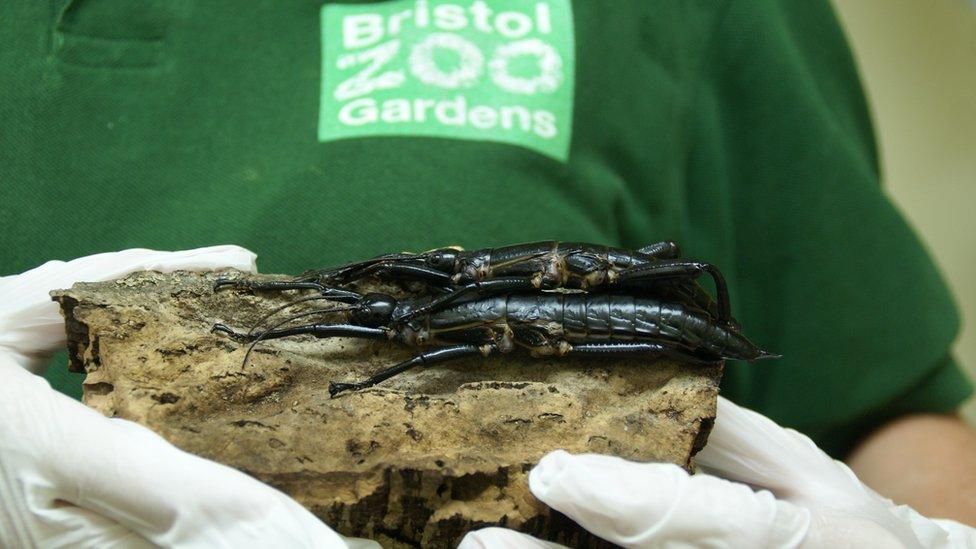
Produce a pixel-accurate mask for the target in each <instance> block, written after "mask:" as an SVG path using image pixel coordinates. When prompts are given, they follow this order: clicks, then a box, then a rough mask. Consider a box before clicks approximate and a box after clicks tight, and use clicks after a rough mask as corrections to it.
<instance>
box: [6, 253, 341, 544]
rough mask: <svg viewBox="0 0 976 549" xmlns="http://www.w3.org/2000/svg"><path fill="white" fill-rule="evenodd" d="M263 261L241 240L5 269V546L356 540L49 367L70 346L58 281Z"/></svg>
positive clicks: (65, 282) (62, 283) (247, 265)
mask: <svg viewBox="0 0 976 549" xmlns="http://www.w3.org/2000/svg"><path fill="white" fill-rule="evenodd" d="M219 267H235V268H237V269H242V270H251V271H253V270H254V254H253V253H251V252H249V251H248V250H245V249H243V248H239V247H237V246H215V247H211V248H202V249H198V250H189V251H183V252H157V251H152V250H127V251H124V252H119V253H110V254H99V255H94V256H89V257H83V258H80V259H76V260H74V261H69V262H67V263H66V262H63V261H51V262H49V263H45V264H44V265H42V266H40V267H38V268H36V269H33V270H31V271H28V272H26V273H24V274H21V275H15V276H7V277H3V278H0V376H2V377H0V380H2V381H0V547H37V546H40V547H62V546H72V547H75V546H85V547H87V546H98V547H111V546H125V547H138V546H151V545H153V544H156V545H163V546H184V547H258V546H261V547H270V546H289V547H292V546H294V547H343V548H344V547H346V543H345V542H344V541H343V539H342V538H341V537H340V536H339V535H338V534H336V533H335V532H334V531H332V530H331V529H330V528H329V527H328V526H326V525H324V524H322V522H320V521H319V520H318V519H317V518H315V516H314V515H312V514H311V513H310V512H308V511H307V510H306V509H305V508H303V507H302V506H301V505H299V504H298V503H296V502H295V501H294V500H292V499H291V498H289V497H288V496H286V495H285V494H283V493H281V492H279V491H277V490H275V489H273V488H271V487H269V486H267V485H265V484H262V483H260V482H258V481H257V480H255V479H253V478H251V477H249V476H247V475H245V474H243V473H241V472H239V471H237V470H235V469H232V468H230V467H226V466H223V465H220V464H217V463H214V462H211V461H207V460H205V459H202V458H199V457H197V456H194V455H191V454H188V453H186V452H183V451H182V450H179V449H177V448H176V447H174V446H172V445H171V444H169V443H168V442H166V441H165V440H163V439H162V438H160V437H159V436H157V435H156V434H155V433H153V432H151V431H150V430H148V429H146V428H144V427H142V426H140V425H138V424H136V423H132V422H129V421H124V420H120V419H108V418H106V417H104V416H102V415H100V414H99V413H97V412H95V411H94V410H91V409H90V408H87V407H85V406H84V405H82V404H81V403H80V402H77V401H75V400H72V399H71V398H68V397H66V396H64V395H62V394H60V393H58V392H56V391H54V390H53V389H51V387H50V386H49V385H48V384H47V382H46V381H45V380H44V379H43V378H41V377H38V376H36V375H33V374H31V373H30V372H28V371H27V370H25V369H24V368H25V367H26V368H28V369H30V370H32V371H39V370H40V368H41V367H42V365H43V364H45V363H46V362H47V359H48V358H49V357H50V356H51V355H52V354H53V353H55V352H56V351H58V350H59V349H63V348H64V347H65V340H64V338H65V335H64V321H63V319H62V318H61V316H60V314H59V312H58V306H57V304H56V303H54V302H53V301H51V298H50V297H49V296H48V292H49V291H51V290H54V289H57V288H68V287H70V286H71V285H72V284H73V283H75V282H77V281H98V280H108V279H113V278H118V277H120V276H123V275H125V274H127V273H130V272H133V271H136V270H142V269H154V270H159V271H173V270H178V269H187V270H206V269H214V268H219Z"/></svg>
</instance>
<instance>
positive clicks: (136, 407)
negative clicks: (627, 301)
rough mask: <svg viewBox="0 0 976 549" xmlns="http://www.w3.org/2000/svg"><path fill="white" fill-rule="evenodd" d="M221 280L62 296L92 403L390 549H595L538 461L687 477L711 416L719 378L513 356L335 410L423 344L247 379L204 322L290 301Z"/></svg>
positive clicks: (305, 348)
mask: <svg viewBox="0 0 976 549" xmlns="http://www.w3.org/2000/svg"><path fill="white" fill-rule="evenodd" d="M222 274H223V275H225V276H226V275H230V276H242V277H243V276H244V275H243V274H240V273H235V272H232V271H231V272H225V273H222ZM216 276H218V275H216V274H213V273H205V274H199V273H185V272H180V273H172V274H161V273H157V272H151V271H146V272H141V273H135V274H133V275H131V276H128V277H126V278H123V279H120V280H116V281H110V282H101V283H79V284H76V285H75V286H74V287H72V288H71V289H69V290H59V291H56V292H52V297H53V298H54V299H55V300H56V301H58V302H59V303H60V304H61V310H62V313H63V315H64V317H65V320H66V330H67V334H68V348H69V357H70V358H69V360H70V364H69V368H70V369H71V370H72V371H74V372H79V373H85V374H86V378H85V381H84V402H85V403H86V404H87V405H89V406H91V407H92V408H95V409H97V410H98V411H100V412H101V413H103V414H105V415H107V416H111V417H121V418H126V419H130V420H133V421H136V422H139V423H141V424H143V425H146V426H147V427H149V428H151V429H152V430H154V431H156V432H157V433H159V434H160V435H162V436H163V437H165V438H166V439H167V440H169V441H170V442H172V443H173V444H174V445H176V446H178V447H180V448H182V449H184V450H187V451H189V452H192V453H195V454H198V455H200V456H203V457H206V458H209V459H212V460H215V461H219V462H221V463H225V464H227V465H230V466H232V467H236V468H238V469H240V470H242V471H245V472H246V473H248V474H250V475H252V476H254V477H256V478H258V479H259V480H261V481H263V482H266V483H268V484H270V485H272V486H274V487H276V488H278V489H280V490H282V491H284V492H286V493H288V494H290V495H291V496H292V497H294V498H295V499H296V500H298V501H299V502H300V503H302V504H303V505H304V506H306V507H307V508H308V509H310V510H311V511H312V512H313V513H315V514H316V515H317V516H319V517H320V518H322V520H324V521H325V522H326V523H327V524H329V525H330V526H332V527H333V528H335V529H336V530H338V531H339V532H341V533H343V534H346V535H352V536H360V537H369V538H373V539H377V540H379V541H380V542H381V543H382V544H383V545H384V546H417V545H422V546H424V547H453V546H454V545H456V543H457V542H458V541H459V540H460V538H461V537H463V535H464V534H465V533H466V532H467V531H469V530H471V529H473V528H479V527H482V526H489V525H501V526H506V527H509V528H515V529H518V530H521V531H523V532H527V533H530V534H533V535H536V536H539V537H542V538H545V539H549V540H553V541H558V542H561V543H564V544H568V545H571V546H595V545H600V544H601V542H600V541H599V540H598V539H596V538H594V537H593V536H591V535H590V534H588V533H587V532H586V531H585V530H583V529H581V528H580V527H579V526H577V525H576V524H574V523H573V522H572V521H570V520H568V519H567V518H566V517H564V516H562V515H560V514H559V513H556V512H553V511H551V510H550V509H549V508H547V507H546V506H545V505H543V504H541V503H540V502H539V501H537V500H536V499H535V498H534V497H533V496H532V494H531V493H530V492H529V490H528V486H527V474H528V471H529V470H530V469H531V468H532V466H533V465H534V464H535V463H536V462H538V460H539V458H541V457H542V456H543V455H544V454H546V453H547V452H549V451H551V450H553V449H556V448H563V449H566V450H568V451H569V452H572V453H582V452H597V453H604V454H613V455H617V456H620V457H624V458H627V459H631V460H637V461H663V462H671V463H675V464H678V465H680V466H682V467H685V468H690V467H691V460H692V457H693V456H694V454H695V452H697V450H698V449H699V448H700V447H701V446H703V445H704V443H705V440H706V439H707V436H708V432H709V430H710V428H711V425H712V422H713V420H714V417H715V406H716V397H717V395H718V382H719V379H720V377H721V368H718V367H715V368H702V367H699V366H689V365H682V364H678V363H673V362H668V361H641V360H622V361H608V360H599V361H593V360H589V361H582V360H570V359H559V358H555V359H533V358H531V357H529V356H527V355H522V354H519V353H512V354H510V355H506V356H501V357H489V358H480V357H479V358H474V359H468V360H462V361H458V362H456V363H450V364H445V365H437V366H431V367H427V368H425V369H417V370H414V371H411V372H407V373H405V374H403V375H400V376H398V377H396V378H393V379H391V380H389V381H387V382H384V383H383V384H382V385H381V386H378V387H375V388H372V389H368V390H365V391H361V392H357V393H352V394H347V395H344V396H341V397H338V398H335V399H330V398H329V395H328V392H327V391H326V388H327V386H328V382H329V381H330V380H354V379H360V378H363V377H365V376H367V375H369V374H370V373H372V372H374V371H376V370H378V369H380V368H382V367H384V366H387V365H390V364H393V363H395V362H397V361H399V360H403V359H405V358H407V357H409V356H411V355H412V354H413V353H414V352H415V350H413V349H405V348H402V347H399V346H397V345H396V344H393V343H387V342H364V341H357V340H352V339H334V340H318V339H315V338H311V337H298V338H292V339H281V340H275V341H273V342H268V343H266V344H263V345H260V346H258V347H257V348H256V349H255V351H254V352H253V353H252V354H251V357H250V360H249V362H248V364H247V365H246V367H242V360H243V357H244V352H245V347H244V346H242V345H239V344H237V343H235V342H233V341H231V340H229V339H227V338H226V337H222V336H220V335H213V334H211V333H210V327H211V326H212V325H213V324H214V323H215V322H224V323H227V324H230V325H231V326H234V327H237V328H239V329H244V330H246V329H247V328H249V327H250V326H251V325H252V324H254V323H255V322H256V321H257V320H258V319H259V318H260V317H261V315H262V314H264V313H265V312H267V311H269V310H270V309H271V308H273V307H275V306H278V305H282V304H284V303H286V302H287V301H289V300H292V299H294V298H295V297H296V294H294V293H291V294H289V295H287V296H280V295H273V294H255V293H253V292H249V291H244V290H230V291H221V292H219V293H214V292H213V291H212V289H211V288H212V285H213V281H214V279H215V278H216ZM264 278H267V277H264ZM381 289H385V290H386V291H391V292H395V291H398V290H397V289H395V288H391V287H384V288H381ZM400 293H401V294H402V291H400ZM314 303H315V302H313V303H312V304H314ZM296 310H301V309H296ZM92 466H95V467H97V466H98V464H92Z"/></svg>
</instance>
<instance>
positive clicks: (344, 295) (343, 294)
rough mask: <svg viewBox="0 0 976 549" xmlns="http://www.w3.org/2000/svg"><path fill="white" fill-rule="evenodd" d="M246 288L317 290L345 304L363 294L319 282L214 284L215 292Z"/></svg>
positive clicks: (231, 280)
mask: <svg viewBox="0 0 976 549" xmlns="http://www.w3.org/2000/svg"><path fill="white" fill-rule="evenodd" d="M227 287H231V288H246V289H249V290H254V291H259V292H260V291H271V292H283V291H285V290H317V291H318V292H319V293H321V294H322V295H323V296H325V297H329V298H332V299H333V300H335V301H341V302H343V303H355V302H356V301H358V300H360V299H362V297H363V296H362V295H361V294H357V293H356V292H353V291H349V290H343V289H341V288H332V287H330V286H326V285H324V284H322V283H319V282H311V281H303V282H295V281H290V280H268V281H264V282H255V281H253V280H241V279H234V278H218V279H217V281H216V282H214V288H213V289H214V292H217V291H220V290H221V289H223V288H227Z"/></svg>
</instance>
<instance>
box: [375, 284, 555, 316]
mask: <svg viewBox="0 0 976 549" xmlns="http://www.w3.org/2000/svg"><path fill="white" fill-rule="evenodd" d="M535 289H536V287H535V285H534V284H532V279H530V278H522V277H514V276H513V277H504V278H493V279H489V280H480V281H478V282H472V283H471V284H467V285H464V286H461V287H460V288H458V289H456V290H453V291H451V292H449V293H446V294H444V295H441V296H438V297H436V298H434V299H433V300H431V302H430V303H428V304H427V305H424V306H423V307H418V308H416V309H414V310H412V311H410V312H409V313H407V314H405V315H401V316H399V317H397V318H394V319H393V321H394V322H405V321H407V320H410V319H412V318H416V317H418V316H422V315H429V314H431V313H436V312H437V311H441V310H444V309H446V308H447V307H449V306H450V305H451V304H452V303H454V302H455V301H457V300H459V299H461V298H464V297H474V296H477V297H487V296H490V295H498V294H506V293H512V292H519V291H529V290H535Z"/></svg>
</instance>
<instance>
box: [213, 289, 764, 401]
mask: <svg viewBox="0 0 976 549" xmlns="http://www.w3.org/2000/svg"><path fill="white" fill-rule="evenodd" d="M519 280H521V281H522V285H523V286H522V287H521V288H519V289H518V290H521V293H518V292H516V293H509V294H504V295H497V294H496V295H489V296H488V297H476V298H473V299H468V300H463V301H461V300H459V301H455V302H452V303H450V304H446V305H444V306H442V307H440V308H439V309H438V310H436V311H431V309H430V307H429V305H430V304H431V302H432V301H433V300H435V299H437V298H436V297H430V296H427V297H421V298H416V299H403V300H397V299H396V298H394V297H393V296H390V295H387V294H382V293H369V294H365V295H360V294H357V293H355V292H351V291H348V290H338V289H330V288H323V290H324V291H331V295H330V297H329V298H328V299H330V300H333V301H338V302H341V303H346V304H347V306H346V307H338V308H331V309H319V310H315V311H310V312H306V313H300V314H299V315H295V316H292V317H291V318H289V319H286V320H285V321H283V322H281V323H279V324H278V325H277V326H275V327H273V328H271V329H269V330H265V331H262V332H257V331H254V330H252V331H251V332H249V333H239V332H235V331H234V330H233V329H231V328H230V327H228V326H227V325H224V324H216V325H214V327H213V329H212V331H213V332H219V333H224V334H227V335H229V336H230V337H232V338H234V339H235V340H237V341H239V342H242V343H245V342H251V343H252V345H253V344H254V343H257V342H258V341H262V340H269V339H277V338H283V337H289V336H294V335H301V334H310V335H313V336H316V337H320V338H328V337H353V338H363V339H377V340H384V341H386V340H392V341H396V342H398V343H401V344H405V345H412V346H422V347H433V348H430V349H428V350H425V351H423V352H421V353H420V354H418V355H417V356H414V357H413V358H411V359H409V360H406V361H404V362H401V363H399V364H396V365H394V366H392V367H390V368H387V369H384V370H382V371H380V372H377V373H376V374H374V375H372V376H370V377H368V378H367V379H364V380H361V381H356V382H352V383H339V382H331V383H329V394H330V395H331V396H333V397H334V396H336V395H338V394H339V393H342V392H344V391H349V390H359V389H365V388H367V387H372V386H373V385H376V384H377V383H380V382H382V381H385V380H387V379H389V378H391V377H393V376H395V375H397V374H399V373H402V372H404V371H406V370H409V369H411V368H415V367H417V366H421V365H429V364H436V363H440V362H446V361H449V360H455V359H458V358H462V357H470V356H476V355H479V354H480V355H483V356H487V355H488V354H490V353H492V352H496V351H497V352H501V353H508V352H511V351H512V350H513V349H515V348H517V347H521V348H524V349H526V350H528V352H529V353H530V354H531V355H532V356H536V357H544V356H560V357H561V356H580V357H641V356H643V357H652V356H667V357H671V358H675V359H678V360H681V361H685V362H691V363H695V364H714V363H718V362H720V361H722V360H724V359H738V360H746V361H753V360H759V359H765V358H778V355H773V354H771V353H768V352H766V351H764V350H762V349H760V348H759V347H757V346H755V345H754V344H753V343H751V342H750V341H749V340H747V339H746V338H745V337H744V336H742V335H741V334H740V333H739V332H738V331H737V330H734V329H731V328H730V327H729V326H727V325H724V324H721V323H717V322H715V321H714V319H712V318H710V317H709V316H708V315H703V314H701V313H700V312H695V311H691V310H689V308H687V307H685V306H683V305H681V304H675V303H666V302H662V301H660V300H657V299H652V298H645V297H635V296H631V295H626V294H605V293H585V292H578V293H563V292H538V291H535V287H534V285H533V283H532V282H531V281H529V280H527V279H519ZM507 284H509V285H510V286H509V290H513V289H514V288H513V287H512V286H511V284H512V283H511V282H510V281H509V282H507ZM314 299H325V298H323V297H321V296H320V297H313V298H306V300H314ZM280 309H281V308H279V309H278V310H280ZM417 310H423V311H425V312H424V314H423V315H421V316H413V315H411V314H410V313H411V312H413V311H417ZM276 311H277V310H276ZM272 312H275V311H272ZM325 313H338V314H341V315H343V316H344V317H345V321H344V322H341V323H336V324H327V323H312V324H305V325H299V326H290V327H284V328H280V326H281V325H283V324H285V323H287V322H289V321H291V320H294V319H296V318H298V317H299V316H310V315H316V314H325ZM398 319H400V320H398ZM403 319H407V320H403Z"/></svg>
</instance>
